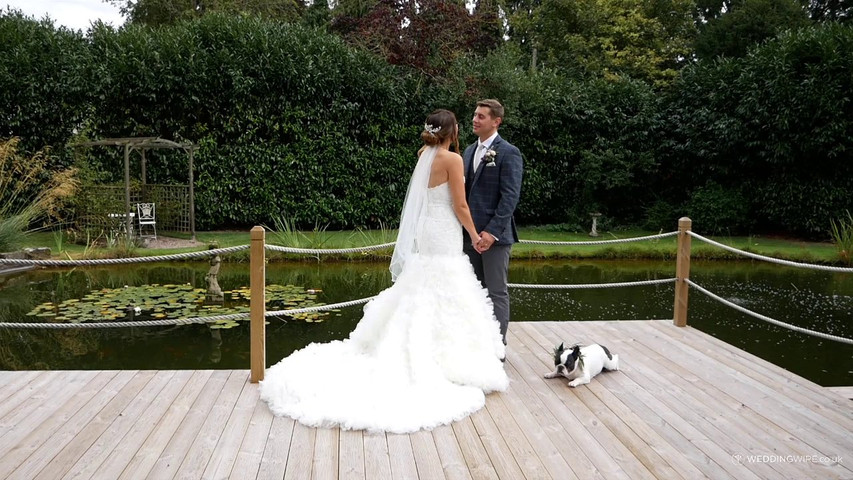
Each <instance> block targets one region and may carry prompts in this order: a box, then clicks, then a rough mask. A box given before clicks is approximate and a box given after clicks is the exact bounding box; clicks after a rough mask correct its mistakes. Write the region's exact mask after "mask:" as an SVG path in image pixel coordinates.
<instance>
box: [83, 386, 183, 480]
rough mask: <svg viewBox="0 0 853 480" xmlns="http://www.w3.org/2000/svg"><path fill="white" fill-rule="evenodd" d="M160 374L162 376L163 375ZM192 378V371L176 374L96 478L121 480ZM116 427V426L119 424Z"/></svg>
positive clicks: (136, 420) (96, 473) (144, 412)
mask: <svg viewBox="0 0 853 480" xmlns="http://www.w3.org/2000/svg"><path fill="white" fill-rule="evenodd" d="M158 375H160V373H159V372H158ZM191 375H192V372H191V371H188V370H185V371H177V372H173V375H171V377H172V378H171V379H169V380H167V382H168V383H167V384H166V386H165V387H164V388H163V390H162V391H161V392H160V393H159V394H156V398H155V399H154V400H153V401H152V402H151V404H150V406H148V407H147V408H145V410H143V411H142V413H141V414H140V415H138V416H137V418H136V419H131V420H133V428H132V430H131V431H129V432H128V433H127V435H125V436H124V438H122V439H121V440H120V441H118V442H117V443H116V446H115V448H114V449H113V451H112V452H111V453H110V454H109V456H108V457H107V458H106V459H105V460H104V462H103V463H101V465H100V466H99V467H98V468H97V470H95V472H94V473H93V474H92V477H93V478H119V476H120V475H121V474H122V472H123V471H124V470H125V467H127V465H128V463H129V462H130V460H131V459H132V458H133V457H134V455H136V453H137V452H138V451H139V448H140V447H141V445H142V444H143V443H144V442H145V439H146V438H148V435H149V434H150V433H151V431H152V430H153V429H154V427H156V425H157V424H158V423H159V422H160V420H161V418H162V417H163V415H164V414H165V413H166V411H167V410H168V409H169V407H170V406H171V405H172V402H173V401H174V400H175V398H176V397H177V396H178V394H180V392H181V390H182V389H183V388H184V385H186V383H187V381H188V380H189V378H190V376H191ZM113 425H114V426H115V423H114V424H113ZM111 428H112V427H111ZM116 428H117V427H116ZM90 451H91V449H90ZM87 453H88V452H87Z"/></svg>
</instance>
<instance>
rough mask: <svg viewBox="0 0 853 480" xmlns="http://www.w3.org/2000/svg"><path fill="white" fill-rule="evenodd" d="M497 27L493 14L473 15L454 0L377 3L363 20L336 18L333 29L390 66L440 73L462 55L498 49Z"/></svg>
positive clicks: (487, 10) (408, 0)
mask: <svg viewBox="0 0 853 480" xmlns="http://www.w3.org/2000/svg"><path fill="white" fill-rule="evenodd" d="M499 24H500V23H499V20H498V18H497V15H496V14H495V13H494V10H491V11H490V10H489V9H485V8H484V9H480V10H479V11H476V10H475V12H474V13H473V14H471V13H469V12H468V11H467V10H466V8H465V6H464V5H462V4H461V3H459V2H455V1H452V0H421V1H418V2H415V1H414V0H379V2H378V3H377V4H376V5H375V6H374V7H373V9H372V10H371V11H370V13H368V14H367V15H365V16H363V17H346V16H338V17H336V19H335V21H334V23H333V29H334V30H336V31H337V32H339V33H341V34H343V35H344V36H345V38H346V39H347V41H348V42H350V43H352V44H355V45H359V46H362V47H364V48H366V49H368V50H370V51H372V52H374V53H376V54H377V55H379V56H381V57H383V58H385V59H386V60H387V61H388V62H389V63H391V64H392V65H406V66H409V67H412V68H415V69H417V70H420V71H421V72H424V73H427V74H430V75H441V74H443V73H445V72H447V71H448V69H449V68H450V67H451V65H452V64H453V62H454V60H455V59H457V58H459V57H460V56H462V55H464V54H466V53H478V54H484V53H486V52H488V51H489V50H491V49H493V48H494V47H496V46H497V45H498V43H499V41H500V29H499Z"/></svg>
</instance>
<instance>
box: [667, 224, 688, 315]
mask: <svg viewBox="0 0 853 480" xmlns="http://www.w3.org/2000/svg"><path fill="white" fill-rule="evenodd" d="M692 225H693V221H692V220H690V219H689V218H687V217H681V218H679V219H678V252H677V254H676V260H675V311H674V314H673V319H672V323H674V324H675V326H676V327H683V326H685V325H687V287H688V284H687V279H688V278H690V235H689V234H688V233H687V232H689V231H690V227H691V226H692Z"/></svg>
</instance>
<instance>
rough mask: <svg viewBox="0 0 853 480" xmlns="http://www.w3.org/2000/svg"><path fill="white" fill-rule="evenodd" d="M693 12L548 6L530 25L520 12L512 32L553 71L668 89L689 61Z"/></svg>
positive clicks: (592, 3)
mask: <svg viewBox="0 0 853 480" xmlns="http://www.w3.org/2000/svg"><path fill="white" fill-rule="evenodd" d="M692 9H693V5H692V3H690V2H689V1H688V0H577V1H575V0H543V1H542V4H541V5H540V6H539V7H537V8H536V9H535V10H534V13H533V14H532V15H531V17H532V19H531V20H530V23H529V25H528V23H527V19H525V18H524V15H522V14H521V12H516V13H515V15H513V16H512V17H511V18H512V19H516V21H517V22H518V23H517V25H518V28H517V29H516V30H511V31H517V32H520V33H522V34H523V35H524V37H523V38H521V39H520V41H522V42H527V43H529V44H530V45H533V46H536V47H537V49H539V50H540V58H541V59H542V62H543V63H544V64H546V65H549V66H551V67H552V68H557V69H561V70H564V71H575V72H583V73H589V74H593V75H603V76H605V77H615V76H620V75H628V76H631V77H634V78H639V79H644V80H646V81H649V82H652V83H654V84H665V83H668V82H669V81H671V79H672V78H674V77H675V74H676V71H677V69H678V68H679V67H680V64H681V63H683V60H684V59H685V58H686V57H687V56H688V55H689V44H690V41H691V39H692V36H693V32H694V29H693V27H692V24H693V22H692V18H691V12H692ZM513 40H516V41H518V39H515V38H513Z"/></svg>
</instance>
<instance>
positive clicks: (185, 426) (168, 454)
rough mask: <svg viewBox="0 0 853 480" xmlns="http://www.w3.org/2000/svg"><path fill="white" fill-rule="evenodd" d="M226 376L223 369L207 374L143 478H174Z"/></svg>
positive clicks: (221, 388)
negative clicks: (206, 377) (195, 395)
mask: <svg viewBox="0 0 853 480" xmlns="http://www.w3.org/2000/svg"><path fill="white" fill-rule="evenodd" d="M230 373H231V372H229V371H227V370H216V371H214V372H213V373H211V375H210V377H209V378H208V379H207V382H206V383H205V385H204V388H203V389H202V391H201V393H199V394H198V396H197V397H196V400H195V401H194V402H193V404H192V407H190V409H189V411H188V412H187V414H186V416H184V419H183V421H181V424H180V425H179V426H178V428H177V430H175V432H174V433H173V434H172V437H171V438H170V439H169V443H167V444H166V447H165V448H164V449H163V451H162V452H161V453H160V456H159V457H158V458H157V461H156V462H155V463H154V466H153V467H152V468H151V471H150V472H148V475H147V477H146V478H151V479H161V478H173V477H174V476H175V473H176V472H177V470H178V468H179V467H180V466H181V464H182V462H183V461H184V458H185V457H186V456H187V452H189V450H190V446H191V445H192V443H193V440H195V438H196V436H197V435H198V432H199V430H201V428H202V425H203V424H204V421H205V419H206V418H207V416H208V415H209V414H210V412H211V410H212V408H213V405H214V403H215V402H216V401H217V398H218V395H219V394H220V392H221V391H222V390H223V388H224V386H225V382H226V381H227V380H228V377H229V376H230Z"/></svg>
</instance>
